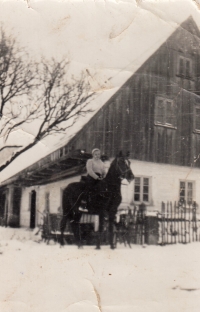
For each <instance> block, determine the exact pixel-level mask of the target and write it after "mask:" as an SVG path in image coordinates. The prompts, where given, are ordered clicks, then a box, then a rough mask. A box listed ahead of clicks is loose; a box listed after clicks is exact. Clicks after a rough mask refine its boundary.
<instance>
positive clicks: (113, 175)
mask: <svg viewBox="0 0 200 312" xmlns="http://www.w3.org/2000/svg"><path fill="white" fill-rule="evenodd" d="M116 162H117V159H116V158H114V160H113V161H112V162H111V164H110V167H109V169H108V172H107V175H106V177H105V179H106V181H107V182H110V183H112V182H115V183H117V182H118V181H117V180H118V179H117V172H116Z"/></svg>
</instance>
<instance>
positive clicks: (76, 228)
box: [71, 215, 82, 248]
mask: <svg viewBox="0 0 200 312" xmlns="http://www.w3.org/2000/svg"><path fill="white" fill-rule="evenodd" d="M80 219H81V215H78V216H76V217H75V218H74V221H73V222H72V223H71V228H72V232H73V234H74V239H75V244H76V245H77V246H78V248H81V247H82V240H81V226H80Z"/></svg>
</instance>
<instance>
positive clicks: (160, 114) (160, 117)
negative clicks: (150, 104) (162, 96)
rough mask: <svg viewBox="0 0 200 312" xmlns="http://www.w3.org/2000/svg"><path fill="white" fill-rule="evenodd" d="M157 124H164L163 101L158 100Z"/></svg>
mask: <svg viewBox="0 0 200 312" xmlns="http://www.w3.org/2000/svg"><path fill="white" fill-rule="evenodd" d="M156 117H157V118H156V119H157V120H156V121H157V122H159V123H162V124H163V123H164V122H165V120H164V119H165V118H164V102H163V100H158V105H157V116H156Z"/></svg>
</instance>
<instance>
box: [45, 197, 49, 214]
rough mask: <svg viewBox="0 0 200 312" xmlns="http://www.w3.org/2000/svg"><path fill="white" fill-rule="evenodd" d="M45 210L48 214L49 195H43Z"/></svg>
mask: <svg viewBox="0 0 200 312" xmlns="http://www.w3.org/2000/svg"><path fill="white" fill-rule="evenodd" d="M45 210H46V212H49V193H45Z"/></svg>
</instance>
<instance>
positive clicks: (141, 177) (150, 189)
mask: <svg viewBox="0 0 200 312" xmlns="http://www.w3.org/2000/svg"><path fill="white" fill-rule="evenodd" d="M136 178H140V193H139V194H140V200H135V193H136V192H135V186H136V184H135V181H136ZM144 179H148V180H149V185H148V186H149V192H148V196H149V198H148V201H144V200H143V196H144ZM141 181H142V183H141ZM141 190H142V192H141ZM133 203H134V204H136V205H137V204H141V203H144V204H145V205H151V203H152V177H150V176H146V175H145V176H144V175H137V176H135V179H134V185H133Z"/></svg>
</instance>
